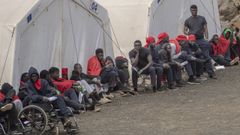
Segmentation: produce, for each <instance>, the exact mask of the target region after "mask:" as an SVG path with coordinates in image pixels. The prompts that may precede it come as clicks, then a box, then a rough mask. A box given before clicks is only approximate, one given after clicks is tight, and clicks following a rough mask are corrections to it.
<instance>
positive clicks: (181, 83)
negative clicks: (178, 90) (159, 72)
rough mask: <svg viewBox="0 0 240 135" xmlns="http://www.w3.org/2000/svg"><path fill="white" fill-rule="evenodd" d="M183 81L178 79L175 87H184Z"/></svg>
mask: <svg viewBox="0 0 240 135" xmlns="http://www.w3.org/2000/svg"><path fill="white" fill-rule="evenodd" d="M184 86H185V83H183V82H182V81H178V82H177V84H176V87H184Z"/></svg>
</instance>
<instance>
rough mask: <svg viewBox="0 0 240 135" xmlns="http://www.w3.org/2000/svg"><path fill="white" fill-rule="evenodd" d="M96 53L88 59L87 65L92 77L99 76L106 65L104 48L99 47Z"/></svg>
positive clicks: (88, 72)
mask: <svg viewBox="0 0 240 135" xmlns="http://www.w3.org/2000/svg"><path fill="white" fill-rule="evenodd" d="M95 54H96V55H95V56H92V57H91V58H90V59H89V60H88V65H87V74H88V75H89V76H91V77H92V78H96V77H99V76H100V73H101V71H102V68H103V67H104V55H103V49H101V48H98V49H97V50H96V51H95Z"/></svg>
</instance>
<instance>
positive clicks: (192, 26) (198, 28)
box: [184, 5, 216, 79]
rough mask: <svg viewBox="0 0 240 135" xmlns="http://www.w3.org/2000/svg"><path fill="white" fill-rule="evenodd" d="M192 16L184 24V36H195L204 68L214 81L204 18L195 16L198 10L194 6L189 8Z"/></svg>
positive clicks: (214, 76)
mask: <svg viewBox="0 0 240 135" xmlns="http://www.w3.org/2000/svg"><path fill="white" fill-rule="evenodd" d="M190 10H191V14H192V16H191V17H189V18H188V19H187V20H186V21H185V24H184V34H186V35H191V34H193V35H195V36H196V43H197V44H198V45H199V47H200V48H201V50H202V55H203V58H204V59H205V60H206V62H205V64H204V65H205V67H206V70H207V73H208V75H209V77H210V78H213V79H216V75H215V72H214V71H213V66H212V63H211V57H210V55H209V52H210V48H211V47H210V44H209V42H208V41H207V40H208V28H207V21H206V19H205V17H203V16H200V15H198V14H197V11H198V8H197V6H196V5H192V6H191V7H190Z"/></svg>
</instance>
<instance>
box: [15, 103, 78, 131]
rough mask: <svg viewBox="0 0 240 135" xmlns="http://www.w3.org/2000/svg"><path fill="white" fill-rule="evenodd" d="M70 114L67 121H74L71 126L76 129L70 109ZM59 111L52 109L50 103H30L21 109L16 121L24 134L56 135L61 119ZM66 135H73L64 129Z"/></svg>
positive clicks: (76, 124) (75, 121) (74, 119)
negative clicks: (20, 125)
mask: <svg viewBox="0 0 240 135" xmlns="http://www.w3.org/2000/svg"><path fill="white" fill-rule="evenodd" d="M68 110H69V112H70V117H69V119H70V120H71V121H74V122H73V123H72V124H74V126H75V127H76V128H77V129H78V128H79V127H78V123H77V120H76V118H75V117H74V115H73V112H72V109H71V108H68ZM59 113H60V110H59V109H56V108H54V107H53V105H52V104H50V103H41V104H40V103H31V104H30V105H28V106H26V107H24V108H23V110H22V111H21V112H19V114H18V119H19V121H20V123H21V124H22V126H23V128H24V130H26V131H28V132H25V134H32V133H34V134H36V135H48V134H49V135H53V134H55V135H58V134H59V133H60V125H59V123H60V122H61V118H63V117H62V116H61V115H60V114H59ZM64 131H66V132H67V134H74V132H72V131H69V130H68V129H64Z"/></svg>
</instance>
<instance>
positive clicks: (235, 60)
mask: <svg viewBox="0 0 240 135" xmlns="http://www.w3.org/2000/svg"><path fill="white" fill-rule="evenodd" d="M238 61H239V57H236V58H234V59H233V60H232V61H231V62H230V65H235V64H237V63H238Z"/></svg>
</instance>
